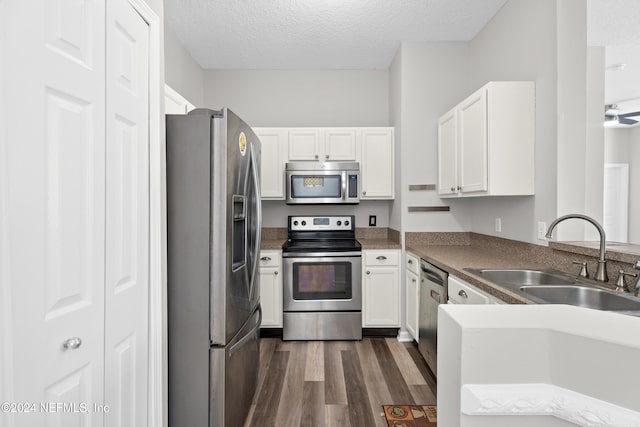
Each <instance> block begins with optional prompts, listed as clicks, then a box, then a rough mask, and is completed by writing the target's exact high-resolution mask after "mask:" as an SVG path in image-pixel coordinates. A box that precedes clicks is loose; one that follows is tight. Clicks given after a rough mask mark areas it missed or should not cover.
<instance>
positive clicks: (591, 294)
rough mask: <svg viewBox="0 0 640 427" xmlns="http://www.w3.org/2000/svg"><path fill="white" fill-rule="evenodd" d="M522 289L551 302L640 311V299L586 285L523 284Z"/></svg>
mask: <svg viewBox="0 0 640 427" xmlns="http://www.w3.org/2000/svg"><path fill="white" fill-rule="evenodd" d="M520 290H521V291H522V292H524V293H525V294H528V295H531V296H534V297H536V298H539V299H541V300H542V301H544V302H546V303H550V304H569V305H577V306H579V307H587V308H593V309H596V310H608V311H640V299H634V298H631V297H628V296H625V295H620V294H616V293H613V292H611V291H606V290H603V289H598V288H591V287H586V286H577V285H574V286H562V285H561V286H522V287H520Z"/></svg>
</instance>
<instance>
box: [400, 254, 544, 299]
mask: <svg viewBox="0 0 640 427" xmlns="http://www.w3.org/2000/svg"><path fill="white" fill-rule="evenodd" d="M407 251H408V252H411V253H413V254H414V255H417V256H418V257H420V258H422V259H424V260H426V261H429V262H430V263H432V264H434V265H435V266H436V267H439V268H441V269H443V270H445V271H447V272H448V273H449V274H452V275H454V276H456V277H458V278H460V279H462V280H465V281H467V282H469V283H471V284H472V285H474V286H477V287H478V288H479V289H482V290H483V291H485V292H487V293H489V294H491V295H493V296H495V297H497V298H499V299H501V300H503V301H505V302H506V303H509V304H535V302H533V301H531V300H529V299H527V298H526V297H524V296H522V295H519V294H516V293H514V292H512V291H510V290H509V289H507V288H504V287H502V286H500V285H498V284H496V283H493V282H490V281H488V280H485V279H483V278H481V277H479V276H476V275H474V274H471V273H469V272H467V271H465V270H464V269H465V268H537V269H545V268H548V267H546V266H545V265H544V264H542V263H540V262H536V261H534V260H533V259H531V258H526V257H524V256H523V254H519V253H518V252H517V251H514V252H509V251H505V250H504V249H496V248H495V247H487V246H484V245H474V244H470V245H420V244H415V245H413V246H407Z"/></svg>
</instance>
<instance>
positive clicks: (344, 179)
mask: <svg viewBox="0 0 640 427" xmlns="http://www.w3.org/2000/svg"><path fill="white" fill-rule="evenodd" d="M340 175H341V176H342V201H346V200H347V172H345V171H342V173H341V174H340Z"/></svg>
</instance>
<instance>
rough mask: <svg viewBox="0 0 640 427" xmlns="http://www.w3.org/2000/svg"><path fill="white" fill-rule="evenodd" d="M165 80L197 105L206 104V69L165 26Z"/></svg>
mask: <svg viewBox="0 0 640 427" xmlns="http://www.w3.org/2000/svg"><path fill="white" fill-rule="evenodd" d="M164 55H165V82H166V83H167V84H168V85H169V86H171V88H173V89H174V90H175V91H176V92H178V93H179V94H180V95H182V96H183V97H184V98H186V99H187V100H188V101H189V102H190V103H192V104H193V105H195V106H196V107H202V106H203V105H204V70H203V69H202V68H201V67H200V65H199V64H198V63H197V62H196V61H195V60H194V59H193V57H192V56H191V55H190V54H189V52H187V50H186V49H185V48H184V47H183V46H182V44H181V43H180V40H178V38H177V37H176V36H175V34H173V32H172V31H171V30H170V29H169V28H167V27H166V26H165V30H164Z"/></svg>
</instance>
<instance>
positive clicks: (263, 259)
mask: <svg viewBox="0 0 640 427" xmlns="http://www.w3.org/2000/svg"><path fill="white" fill-rule="evenodd" d="M260 261H271V257H268V256H263V257H262V258H260Z"/></svg>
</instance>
